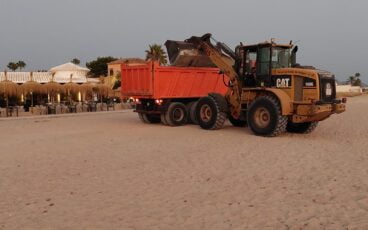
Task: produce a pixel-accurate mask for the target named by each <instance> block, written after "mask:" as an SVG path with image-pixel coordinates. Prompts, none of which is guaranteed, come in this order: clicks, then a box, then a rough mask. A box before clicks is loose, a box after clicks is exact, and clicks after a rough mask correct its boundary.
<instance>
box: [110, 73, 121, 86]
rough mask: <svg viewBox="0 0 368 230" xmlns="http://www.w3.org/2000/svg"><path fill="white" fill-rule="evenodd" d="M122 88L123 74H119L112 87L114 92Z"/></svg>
mask: <svg viewBox="0 0 368 230" xmlns="http://www.w3.org/2000/svg"><path fill="white" fill-rule="evenodd" d="M120 86H121V73H120V72H118V73H117V74H116V76H115V82H114V85H113V87H112V89H113V90H115V89H118V88H119V87H120Z"/></svg>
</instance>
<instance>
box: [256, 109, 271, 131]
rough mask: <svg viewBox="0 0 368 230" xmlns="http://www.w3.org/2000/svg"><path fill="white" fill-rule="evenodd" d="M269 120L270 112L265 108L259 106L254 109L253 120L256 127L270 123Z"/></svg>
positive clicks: (263, 126) (262, 126)
mask: <svg viewBox="0 0 368 230" xmlns="http://www.w3.org/2000/svg"><path fill="white" fill-rule="evenodd" d="M270 120H271V116H270V112H269V111H268V110H267V109H265V108H263V107H260V108H258V109H257V110H256V111H255V113H254V121H255V123H256V124H257V126H258V127H260V128H265V127H267V126H268V125H269V123H270Z"/></svg>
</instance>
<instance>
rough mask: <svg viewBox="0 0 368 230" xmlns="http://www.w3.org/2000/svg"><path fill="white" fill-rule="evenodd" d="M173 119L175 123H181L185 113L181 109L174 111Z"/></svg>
mask: <svg viewBox="0 0 368 230" xmlns="http://www.w3.org/2000/svg"><path fill="white" fill-rule="evenodd" d="M173 118H174V120H175V121H181V120H182V119H183V118H184V113H183V111H182V110H181V109H179V108H176V109H174V111H173Z"/></svg>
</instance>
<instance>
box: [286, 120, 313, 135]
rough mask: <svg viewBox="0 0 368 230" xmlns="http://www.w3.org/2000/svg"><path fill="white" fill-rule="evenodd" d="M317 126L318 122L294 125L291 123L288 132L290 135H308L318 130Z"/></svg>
mask: <svg viewBox="0 0 368 230" xmlns="http://www.w3.org/2000/svg"><path fill="white" fill-rule="evenodd" d="M317 125H318V121H314V122H304V123H293V122H291V121H289V122H288V124H287V126H286V130H287V131H288V132H290V133H303V134H308V133H311V132H313V131H314V130H315V129H316V128H317Z"/></svg>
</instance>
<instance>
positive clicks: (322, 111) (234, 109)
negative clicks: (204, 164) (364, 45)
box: [168, 34, 346, 136]
mask: <svg viewBox="0 0 368 230" xmlns="http://www.w3.org/2000/svg"><path fill="white" fill-rule="evenodd" d="M211 39H212V35H211V34H205V35H203V36H201V37H195V36H193V37H191V38H189V39H187V40H185V41H184V42H182V41H180V42H178V43H177V44H180V45H181V46H183V44H185V49H187V51H190V50H191V51H193V50H195V51H196V52H194V53H195V55H192V56H190V55H191V54H190V53H191V52H184V53H182V55H180V51H181V50H180V47H179V48H178V47H176V49H172V50H170V49H168V54H169V58H170V61H171V62H172V64H173V65H175V64H177V65H178V66H188V67H189V66H192V67H195V66H196V65H195V63H203V61H202V62H198V61H196V59H198V57H201V58H203V57H206V58H207V59H209V60H210V61H211V62H212V64H214V65H215V66H217V67H218V68H219V69H220V73H219V74H223V76H224V77H225V76H226V77H228V79H229V80H228V82H225V81H224V84H226V86H227V88H228V90H227V93H226V94H225V96H223V95H221V94H218V93H210V94H209V95H208V96H205V97H202V98H200V99H199V100H198V102H197V104H196V108H195V111H196V114H195V116H196V120H197V122H198V124H199V125H200V126H201V128H203V129H220V128H222V126H223V125H224V122H225V121H226V120H227V118H228V119H229V120H230V122H231V123H232V124H233V125H235V126H249V128H250V129H251V130H252V131H253V133H254V134H256V135H260V136H277V135H279V134H281V133H283V132H285V131H288V132H294V133H310V132H312V131H313V130H314V129H315V128H316V127H317V124H318V122H320V121H322V120H325V119H326V118H328V117H330V116H331V115H332V114H335V113H336V114H338V113H342V112H344V111H345V103H346V98H342V99H337V98H336V83H335V78H334V75H333V74H332V73H330V72H328V71H322V70H318V69H315V68H314V67H311V66H302V65H299V64H297V63H296V53H297V50H298V47H297V46H294V45H293V44H292V42H290V43H289V44H277V43H275V42H274V40H271V41H266V42H262V43H259V44H255V45H243V44H240V45H239V46H237V47H236V49H235V51H233V50H231V49H230V48H229V47H228V46H226V45H225V44H224V43H221V42H217V41H215V43H213V42H212V41H211ZM170 43H174V44H175V41H170ZM188 47H189V48H188ZM192 53H193V52H192ZM180 60H185V63H184V62H181V61H180ZM183 63H184V64H183ZM197 66H198V65H197Z"/></svg>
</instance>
